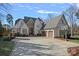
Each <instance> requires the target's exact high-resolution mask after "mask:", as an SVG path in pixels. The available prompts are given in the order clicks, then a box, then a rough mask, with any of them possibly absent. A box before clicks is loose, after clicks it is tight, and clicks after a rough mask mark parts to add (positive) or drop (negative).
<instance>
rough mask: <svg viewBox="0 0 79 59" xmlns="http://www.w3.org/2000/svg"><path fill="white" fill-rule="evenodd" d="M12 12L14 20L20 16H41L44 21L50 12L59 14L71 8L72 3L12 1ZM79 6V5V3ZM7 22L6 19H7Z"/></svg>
mask: <svg viewBox="0 0 79 59" xmlns="http://www.w3.org/2000/svg"><path fill="white" fill-rule="evenodd" d="M10 5H11V8H10V9H9V12H10V14H11V15H12V16H13V20H14V22H15V21H16V20H17V19H18V18H22V19H23V18H24V16H29V17H36V18H38V17H40V18H42V19H43V20H44V21H45V20H47V19H48V14H52V16H57V15H59V14H61V13H62V12H63V11H65V10H66V9H67V8H69V7H70V6H71V5H72V4H68V3H10ZM78 6H79V5H78ZM5 22H6V21H5Z"/></svg>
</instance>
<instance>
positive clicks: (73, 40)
mask: <svg viewBox="0 0 79 59" xmlns="http://www.w3.org/2000/svg"><path fill="white" fill-rule="evenodd" d="M70 41H71V42H74V43H79V37H76V38H71V39H70Z"/></svg>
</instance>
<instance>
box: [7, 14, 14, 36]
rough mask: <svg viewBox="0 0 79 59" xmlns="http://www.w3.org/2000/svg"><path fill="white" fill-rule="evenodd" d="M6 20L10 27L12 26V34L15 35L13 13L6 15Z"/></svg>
mask: <svg viewBox="0 0 79 59" xmlns="http://www.w3.org/2000/svg"><path fill="white" fill-rule="evenodd" d="M6 20H7V22H8V23H9V25H10V27H11V29H10V30H11V33H12V36H13V31H12V28H13V17H12V15H11V14H7V16H6Z"/></svg>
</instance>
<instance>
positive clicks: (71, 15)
mask: <svg viewBox="0 0 79 59" xmlns="http://www.w3.org/2000/svg"><path fill="white" fill-rule="evenodd" d="M76 12H77V7H76V5H71V6H70V7H69V8H68V9H67V10H66V11H65V12H64V14H65V15H67V16H68V17H69V20H70V27H71V36H72V35H73V26H74V24H75V23H76V19H75V14H76Z"/></svg>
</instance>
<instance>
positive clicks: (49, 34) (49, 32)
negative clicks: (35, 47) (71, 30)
mask: <svg viewBox="0 0 79 59" xmlns="http://www.w3.org/2000/svg"><path fill="white" fill-rule="evenodd" d="M46 37H49V38H54V30H46Z"/></svg>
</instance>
